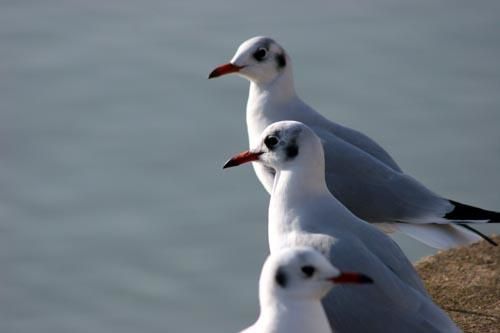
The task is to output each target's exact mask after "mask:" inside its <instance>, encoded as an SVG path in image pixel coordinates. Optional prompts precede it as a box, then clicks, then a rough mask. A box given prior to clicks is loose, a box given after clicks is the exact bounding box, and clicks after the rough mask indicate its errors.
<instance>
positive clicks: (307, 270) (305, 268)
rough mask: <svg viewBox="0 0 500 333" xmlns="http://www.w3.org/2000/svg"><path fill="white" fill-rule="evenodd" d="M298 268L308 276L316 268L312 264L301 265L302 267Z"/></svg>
mask: <svg viewBox="0 0 500 333" xmlns="http://www.w3.org/2000/svg"><path fill="white" fill-rule="evenodd" d="M300 270H301V271H302V273H304V274H305V275H306V277H308V278H310V277H311V276H313V274H314V272H316V269H315V268H314V267H313V266H309V265H308V266H302V268H301V269H300Z"/></svg>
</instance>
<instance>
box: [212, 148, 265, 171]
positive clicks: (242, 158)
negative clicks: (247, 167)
mask: <svg viewBox="0 0 500 333" xmlns="http://www.w3.org/2000/svg"><path fill="white" fill-rule="evenodd" d="M260 155H262V152H256V153H255V152H251V151H248V150H246V151H244V152H241V153H239V154H238V155H235V156H233V157H231V158H230V159H229V161H227V162H226V164H224V166H223V167H222V169H227V168H231V167H234V166H238V165H240V164H243V163H248V162H252V161H257V160H258V159H259V156H260Z"/></svg>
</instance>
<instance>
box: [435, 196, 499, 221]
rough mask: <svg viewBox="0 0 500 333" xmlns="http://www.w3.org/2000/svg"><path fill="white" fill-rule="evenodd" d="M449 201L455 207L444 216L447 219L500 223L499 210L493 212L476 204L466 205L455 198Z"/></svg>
mask: <svg viewBox="0 0 500 333" xmlns="http://www.w3.org/2000/svg"><path fill="white" fill-rule="evenodd" d="M448 201H449V202H450V204H452V205H453V209H452V210H451V211H450V212H448V213H447V214H446V215H445V216H444V218H445V219H447V220H453V221H455V222H457V223H460V222H467V223H474V222H483V223H500V213H499V212H493V211H490V210H485V209H481V208H478V207H474V206H469V205H464V204H462V203H460V202H456V201H453V200H448Z"/></svg>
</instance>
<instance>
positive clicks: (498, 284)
mask: <svg viewBox="0 0 500 333" xmlns="http://www.w3.org/2000/svg"><path fill="white" fill-rule="evenodd" d="M493 239H494V240H495V241H496V242H497V243H499V244H500V236H494V237H493ZM415 266H416V268H417V270H418V272H419V273H420V276H421V277H422V279H423V280H424V282H425V285H426V287H427V290H428V291H429V293H430V294H431V295H432V297H433V298H434V300H435V302H436V303H438V304H439V305H440V306H441V307H442V308H443V309H445V310H446V311H448V313H449V314H450V316H451V317H452V318H453V320H454V321H455V322H456V323H457V324H458V325H459V326H460V327H461V328H462V329H463V331H464V332H466V333H500V246H496V247H495V246H492V245H490V244H488V243H486V242H484V241H482V242H479V243H476V244H472V245H470V246H467V247H462V248H457V249H452V250H448V251H443V252H439V253H438V254H436V255H434V256H430V257H426V258H423V259H421V260H420V261H419V262H417V263H416V264H415Z"/></svg>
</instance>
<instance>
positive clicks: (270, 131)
mask: <svg viewBox="0 0 500 333" xmlns="http://www.w3.org/2000/svg"><path fill="white" fill-rule="evenodd" d="M253 161H255V162H259V163H262V164H264V165H265V166H267V167H270V168H272V169H274V170H284V169H287V168H294V167H297V166H305V165H315V166H317V167H320V168H322V169H324V153H323V146H322V144H321V140H320V139H319V137H318V136H317V135H316V134H315V133H314V132H313V130H311V129H310V128H309V127H308V126H306V125H304V124H303V123H301V122H297V121H291V120H287V121H279V122H276V123H273V124H271V125H269V126H268V127H267V128H266V129H265V130H264V131H263V132H262V135H261V139H260V141H259V143H258V144H257V146H256V147H253V148H252V149H250V150H247V151H244V152H242V153H240V154H238V155H235V156H233V157H232V158H231V159H229V160H228V161H227V162H226V164H225V165H224V167H223V168H224V169H225V168H230V167H234V166H238V165H241V164H243V163H247V162H253Z"/></svg>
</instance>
